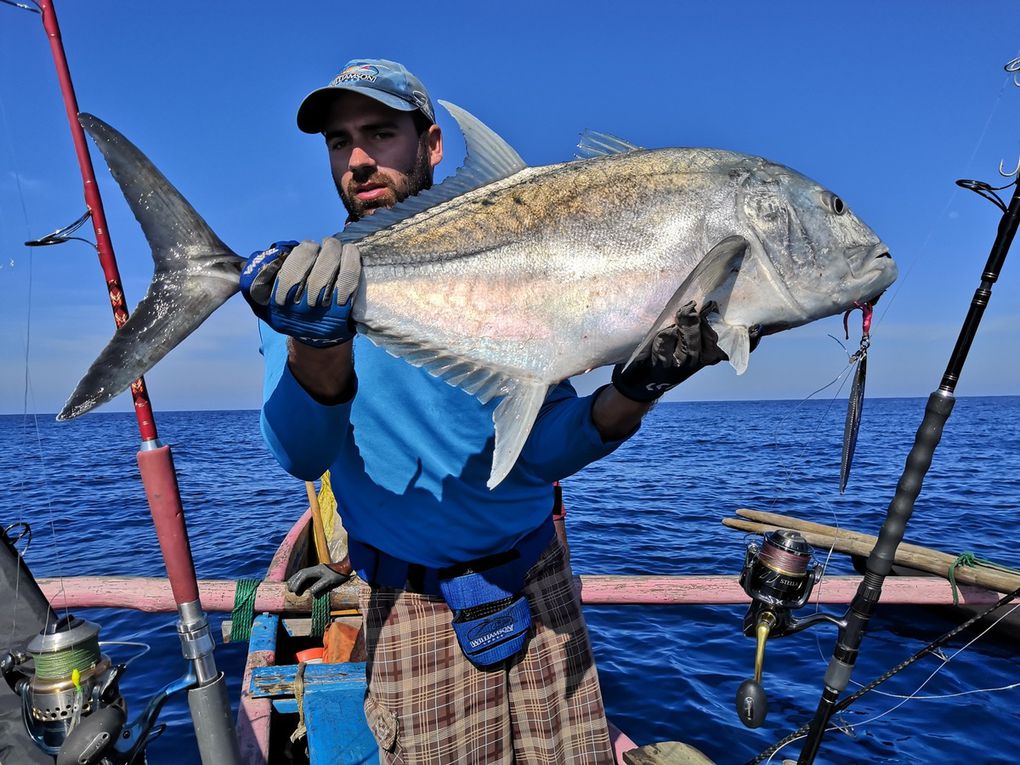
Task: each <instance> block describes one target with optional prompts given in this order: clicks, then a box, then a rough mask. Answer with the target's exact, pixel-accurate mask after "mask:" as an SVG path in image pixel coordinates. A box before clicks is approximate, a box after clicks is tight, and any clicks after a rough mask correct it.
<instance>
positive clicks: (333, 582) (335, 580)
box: [287, 563, 354, 597]
mask: <svg viewBox="0 0 1020 765" xmlns="http://www.w3.org/2000/svg"><path fill="white" fill-rule="evenodd" d="M333 565H334V566H335V565H338V564H335V563H334V564H333ZM352 576H354V572H353V571H348V572H346V573H343V572H340V571H337V570H335V569H334V568H332V567H331V566H328V565H326V564H325V563H320V564H319V565H317V566H309V567H308V568H303V569H301V570H300V571H297V572H296V573H294V574H292V575H291V577H290V579H288V580H287V589H288V590H290V591H291V592H293V593H294V594H295V595H304V594H305V590H310V591H311V593H312V595H314V596H315V597H319V596H320V595H325V594H326V593H327V592H329V591H330V590H333V589H336V588H337V587H339V586H340V585H341V584H344V583H345V582H347V581H348V580H349V579H350V578H351V577H352Z"/></svg>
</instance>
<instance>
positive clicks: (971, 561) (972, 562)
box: [949, 552, 1020, 606]
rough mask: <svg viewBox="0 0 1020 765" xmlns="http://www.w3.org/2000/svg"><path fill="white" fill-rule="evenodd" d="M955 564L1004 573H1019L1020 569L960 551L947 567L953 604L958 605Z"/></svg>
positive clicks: (958, 594) (958, 596)
mask: <svg viewBox="0 0 1020 765" xmlns="http://www.w3.org/2000/svg"><path fill="white" fill-rule="evenodd" d="M957 566H970V567H971V568H976V567H977V566H984V567H985V568H990V569H992V570H994V571H1001V572H1003V573H1005V574H1020V571H1018V570H1017V569H1015V568H1010V567H1009V566H1000V565H999V564H998V563H996V562H995V561H991V560H987V559H986V558H979V557H977V556H976V555H975V554H974V553H972V552H962V553H960V555H959V557H957V559H956V560H954V561H953V563H952V565H951V566H950V567H949V583H950V584H951V585H952V586H953V605H954V606H958V605H960V593H959V590H957V587H956V567H957Z"/></svg>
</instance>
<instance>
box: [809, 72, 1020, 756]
mask: <svg viewBox="0 0 1020 765" xmlns="http://www.w3.org/2000/svg"><path fill="white" fill-rule="evenodd" d="M1005 69H1006V71H1007V72H1010V73H1012V74H1013V75H1014V83H1016V84H1017V85H1018V86H1020V83H1018V82H1017V81H1016V73H1017V72H1018V71H1020V59H1014V60H1013V61H1010V62H1009V63H1008V64H1006V67H1005ZM1017 170H1020V165H1018V168H1017ZM1017 170H1014V171H1013V172H1012V173H1009V174H1007V173H1005V172H1004V171H1003V168H1002V166H1001V164H1000V167H999V172H1000V174H1002V175H1003V176H1005V177H1014V180H1013V181H1012V182H1011V183H1008V184H1006V185H1005V186H1000V187H997V188H994V187H992V186H991V185H989V184H987V183H984V182H982V181H971V180H960V181H957V182H956V183H957V185H958V186H960V187H962V188H965V189H969V190H971V191H974V192H975V193H977V194H980V195H981V196H982V197H984V198H986V199H988V200H989V201H991V202H992V203H993V204H995V205H996V206H997V207H999V209H1001V210H1002V217H1001V218H1000V219H999V226H998V230H997V232H996V236H995V242H994V243H993V244H992V249H991V252H990V253H989V255H988V261H987V262H986V263H985V268H984V271H983V272H982V274H981V283H980V285H979V286H978V288H977V290H976V291H975V292H974V297H973V299H972V300H971V303H970V308H969V310H968V311H967V316H966V318H965V319H964V321H963V326H962V327H961V329H960V333H959V335H958V337H957V340H956V345H955V347H954V348H953V352H952V354H951V356H950V358H949V363H948V364H947V365H946V371H945V373H944V374H943V375H942V381H941V382H940V383H939V387H938V388H937V389H936V390H935V391H933V392H932V393H931V395H930V396H929V397H928V402H927V405H926V406H925V411H924V418H923V419H922V421H921V425H920V427H919V428H918V429H917V435H916V436H915V437H914V444H913V446H911V448H910V452H909V453H908V454H907V459H906V464H905V466H904V468H903V472H902V473H901V475H900V479H899V482H898V483H897V485H896V493H895V495H894V496H893V499H892V501H891V502H890V503H889V509H888V511H887V514H886V519H885V522H884V523H883V524H882V530H881V532H880V533H879V536H878V541H877V542H876V543H875V546H874V548H873V549H872V551H871V554H870V555H869V556H868V561H867V566H866V571H865V574H864V578H863V580H862V581H861V584H860V586H859V587H858V589H857V593H856V595H854V598H853V600H852V601H851V603H850V607H849V608H848V609H847V612H846V614H845V616H844V622H845V624H843V625H841V626H840V629H839V635H838V638H837V641H836V646H835V648H834V649H833V653H832V658H831V659H830V660H829V666H828V668H827V669H826V671H825V679H824V681H823V683H824V687H823V690H822V694H821V697H820V698H819V701H818V707H817V709H816V710H815V716H814V718H813V719H812V720H811V726H810V728H809V730H808V733H807V738H806V741H805V743H804V748H803V749H802V750H801V753H800V758H799V759H798V760H797V763H798V765H810V763H813V762H814V760H815V756H816V755H817V754H818V749H819V747H820V746H821V743H822V737H823V736H824V735H825V731H826V729H827V728H828V727H829V720H830V719H831V718H832V715H833V713H834V711H835V707H836V701H837V699H838V698H839V696H840V694H841V693H842V692H843V691H844V690H846V686H847V684H848V683H849V681H850V675H851V674H852V673H853V669H854V665H855V664H856V662H857V656H858V653H859V650H860V645H861V641H862V640H863V638H864V632H865V629H866V627H867V624H868V621H869V620H870V619H871V616H872V614H873V613H874V611H875V606H876V605H877V604H878V601H879V598H880V597H881V595H882V585H883V583H884V581H885V578H886V577H887V576H888V575H889V572H890V571H891V569H892V565H893V561H894V558H895V556H896V548H897V547H898V546H899V544H900V542H901V541H902V540H903V533H904V531H905V529H906V525H907V522H908V521H909V520H910V516H911V515H912V514H913V512H914V501H915V500H916V499H917V497H918V495H919V494H920V493H921V486H922V484H923V482H924V477H925V475H926V474H927V473H928V469H929V467H931V462H932V457H933V455H934V453H935V449H936V447H937V446H938V444H939V441H940V440H941V439H942V431H943V428H944V427H945V424H946V421H947V420H948V419H949V415H950V414H951V413H952V411H953V405H954V404H955V403H956V398H955V391H956V384H957V382H959V380H960V374H961V373H962V371H963V365H964V363H965V362H966V360H967V354H968V353H969V352H970V347H971V344H972V343H973V341H974V337H975V335H976V334H977V330H978V325H979V324H980V323H981V318H982V316H983V315H984V312H985V308H987V306H988V302H989V300H990V299H991V296H992V286H993V285H994V284H995V282H996V281H997V280H998V278H999V274H1000V273H1001V271H1002V266H1003V264H1004V263H1005V261H1006V255H1007V254H1008V252H1009V248H1010V246H1011V245H1012V244H1013V238H1014V236H1015V235H1016V232H1017V227H1018V226H1020V177H1016V176H1017V175H1018V173H1017ZM1010 186H1012V187H1013V196H1012V198H1011V199H1010V202H1009V204H1008V205H1006V203H1004V202H1003V201H1002V199H1001V198H1000V197H999V196H998V194H996V193H995V192H997V191H1001V190H1003V189H1007V188H1009V187H1010Z"/></svg>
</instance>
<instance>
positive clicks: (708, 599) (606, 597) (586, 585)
mask: <svg viewBox="0 0 1020 765" xmlns="http://www.w3.org/2000/svg"><path fill="white" fill-rule="evenodd" d="M306 539H307V537H306ZM291 549H292V550H293V549H294V548H291ZM302 549H303V548H302ZM274 565H276V564H275V563H274ZM285 570H286V566H285V565H284V562H283V561H282V560H281V561H279V565H278V566H277V568H276V572H274V576H282V574H279V573H277V572H281V571H285ZM578 579H579V581H580V586H581V599H582V601H583V602H584V603H585V604H586V605H659V606H673V605H740V604H744V603H747V602H748V597H747V595H745V594H744V591H743V590H742V589H740V585H739V584H737V581H736V579H735V578H734V577H732V576H615V575H608V574H607V575H601V574H598V575H586V576H581V577H578ZM860 581H861V577H859V576H829V577H826V578H825V579H823V580H822V582H821V584H820V585H818V587H816V588H815V591H814V593H813V595H812V598H811V602H812V603H819V604H830V605H831V604H845V603H849V602H850V599H851V598H852V597H853V595H854V593H855V592H856V591H857V585H858V584H859V583H860ZM39 586H40V587H42V590H43V592H44V593H46V596H47V597H48V598H49V599H50V602H51V603H52V604H53V607H54V608H55V609H57V610H60V609H62V608H65V607H66V608H130V609H134V610H138V611H148V612H152V613H171V612H173V611H176V605H175V604H174V600H173V595H172V592H171V590H170V585H169V584H168V582H167V580H166V579H164V578H149V577H136V576H122V577H98V576H70V577H64V578H63V579H62V580H61V579H40V580H39ZM236 587H237V585H236V583H235V582H234V581H231V580H212V579H202V580H199V582H198V588H199V593H200V595H201V598H202V606H203V607H204V608H205V610H206V611H209V612H214V611H219V612H224V611H231V610H232V609H233V607H234V591H235V589H236ZM959 590H960V603H962V604H965V605H985V604H991V603H994V602H995V601H996V600H998V599H999V595H998V593H996V592H993V591H991V590H985V589H982V588H980V587H972V586H969V585H961V586H960V588H959ZM343 597H344V596H343V595H342V594H341V595H339V596H338V598H343ZM350 602H351V603H353V602H354V600H353V595H352V596H351V598H350ZM882 602H883V603H892V604H901V605H908V604H914V605H929V606H934V605H940V606H944V605H952V603H953V593H952V587H951V586H950V584H949V582H947V581H946V580H944V579H940V578H938V577H929V576H916V577H911V576H902V577H895V578H889V579H887V580H886V581H885V584H884V585H883V588H882ZM339 605H347V603H346V602H340V603H338V602H337V601H336V600H334V606H339ZM255 610H256V612H258V613H285V612H290V613H298V612H304V611H310V610H311V599H310V598H308V597H305V598H294V597H292V596H291V597H288V595H287V586H286V584H285V583H284V581H283V580H282V579H277V580H276V581H269V580H268V579H267V581H264V582H263V583H262V585H261V586H260V587H259V589H258V592H257V593H256V595H255Z"/></svg>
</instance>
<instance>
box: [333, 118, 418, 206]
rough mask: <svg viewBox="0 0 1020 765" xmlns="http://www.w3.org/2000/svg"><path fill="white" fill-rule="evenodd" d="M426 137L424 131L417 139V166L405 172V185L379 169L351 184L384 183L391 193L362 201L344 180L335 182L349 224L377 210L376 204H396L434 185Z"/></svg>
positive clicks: (415, 162)
mask: <svg viewBox="0 0 1020 765" xmlns="http://www.w3.org/2000/svg"><path fill="white" fill-rule="evenodd" d="M427 137H428V133H423V134H422V137H421V140H419V141H418V152H417V154H416V155H415V158H414V165H413V166H412V167H411V168H410V169H409V170H408V171H407V173H406V176H405V178H406V185H404V188H399V187H398V186H397V184H396V183H394V182H393V179H392V178H387V177H386V176H385V175H383V174H382V173H378V172H376V173H374V174H372V175H370V176H369V177H367V178H359V179H357V180H356V181H355V179H353V178H352V179H351V183H352V184H355V183H356V184H357V185H359V186H361V185H364V184H367V183H371V184H376V185H379V186H385V187H386V188H387V189H389V190H390V193H389V194H386V195H384V196H382V197H379V198H378V199H368V200H361V199H358V198H357V197H356V196H354V194H350V193H348V192H347V190H346V189H344V187H343V185H342V184H341V183H339V182H336V190H337V193H338V194H339V195H340V201H341V202H343V205H344V207H345V208H347V216H348V217H347V221H348V223H353V222H354V221H356V220H358V219H359V218H363V217H364V216H365V215H366V214H367V213H368V211H369V210H374V209H375V208H377V207H392V206H393V205H395V204H396V203H398V202H402V201H403V200H405V199H407V197H409V196H412V195H413V194H417V193H418V192H419V191H424V190H425V189H430V188H432V165H431V164H429V152H428V140H427Z"/></svg>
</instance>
